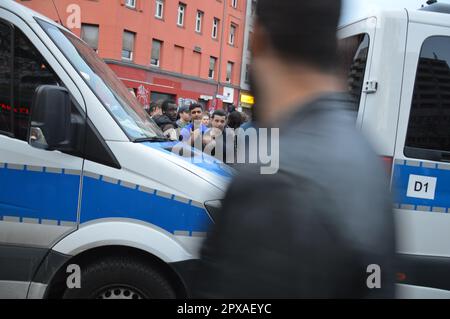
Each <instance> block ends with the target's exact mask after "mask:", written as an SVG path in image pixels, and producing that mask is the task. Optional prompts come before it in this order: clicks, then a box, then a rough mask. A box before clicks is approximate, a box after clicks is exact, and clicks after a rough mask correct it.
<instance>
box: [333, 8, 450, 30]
mask: <svg viewBox="0 0 450 319" xmlns="http://www.w3.org/2000/svg"><path fill="white" fill-rule="evenodd" d="M405 11H406V12H407V13H408V16H409V22H416V23H421V24H429V25H439V26H444V27H450V19H449V18H450V17H449V14H450V4H446V3H434V4H431V5H427V6H424V7H423V8H417V9H406V8H405V9H377V10H375V11H373V12H371V13H367V14H366V15H364V16H361V17H359V18H358V19H355V20H353V21H350V22H349V23H346V24H343V25H341V26H339V29H344V28H345V27H347V26H349V25H352V24H354V23H357V22H359V21H364V20H367V19H369V18H371V17H377V18H383V17H387V16H389V17H393V16H395V15H397V14H399V13H403V14H404V13H405Z"/></svg>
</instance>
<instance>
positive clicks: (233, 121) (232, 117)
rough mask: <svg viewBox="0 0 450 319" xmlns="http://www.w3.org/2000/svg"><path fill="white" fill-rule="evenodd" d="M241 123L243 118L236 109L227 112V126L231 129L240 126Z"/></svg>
mask: <svg viewBox="0 0 450 319" xmlns="http://www.w3.org/2000/svg"><path fill="white" fill-rule="evenodd" d="M242 123H244V119H243V118H242V115H241V113H239V112H237V111H236V112H232V113H230V114H228V126H229V127H231V128H232V129H237V128H240V127H241V125H242Z"/></svg>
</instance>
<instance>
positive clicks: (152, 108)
mask: <svg viewBox="0 0 450 319" xmlns="http://www.w3.org/2000/svg"><path fill="white" fill-rule="evenodd" d="M158 107H159V106H158V104H157V103H156V102H151V103H150V106H149V108H148V110H147V113H148V114H149V115H151V114H152V113H153V112H155V111H156V109H157V108H158Z"/></svg>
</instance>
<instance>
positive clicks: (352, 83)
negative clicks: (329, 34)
mask: <svg viewBox="0 0 450 319" xmlns="http://www.w3.org/2000/svg"><path fill="white" fill-rule="evenodd" d="M369 44H370V40H369V35H368V34H358V35H355V36H351V37H348V38H345V39H342V40H340V41H339V60H340V61H339V62H340V68H341V69H340V72H341V73H342V76H343V77H344V78H346V79H347V83H348V91H349V93H350V96H351V97H352V99H353V100H354V105H355V111H356V112H358V111H359V106H360V102H361V94H362V88H363V84H364V76H365V73H366V67H367V57H368V55H369Z"/></svg>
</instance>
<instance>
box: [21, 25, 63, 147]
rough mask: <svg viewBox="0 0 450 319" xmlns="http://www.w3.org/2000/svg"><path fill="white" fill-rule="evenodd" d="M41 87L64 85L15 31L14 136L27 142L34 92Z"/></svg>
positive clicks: (28, 42)
mask: <svg viewBox="0 0 450 319" xmlns="http://www.w3.org/2000/svg"><path fill="white" fill-rule="evenodd" d="M41 85H62V83H61V81H60V80H59V79H58V77H57V75H56V74H55V73H54V72H53V70H52V69H51V68H50V66H49V65H48V64H47V62H46V61H45V60H44V58H43V57H42V55H41V54H40V53H39V51H38V50H37V49H36V48H35V47H34V46H33V44H32V43H31V42H30V41H29V40H28V39H27V38H26V37H25V35H24V34H23V33H22V32H21V31H20V30H18V29H17V28H16V29H15V30H14V136H15V137H16V138H18V139H21V140H24V141H25V140H26V139H27V135H28V126H29V119H30V111H31V104H32V102H33V96H34V92H35V91H36V89H37V88H38V86H41Z"/></svg>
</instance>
